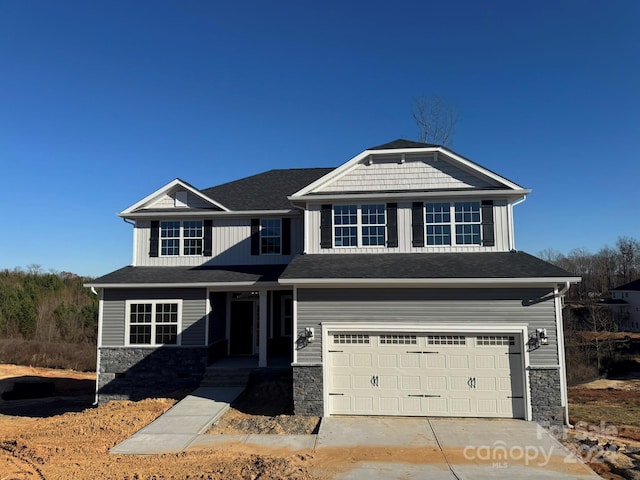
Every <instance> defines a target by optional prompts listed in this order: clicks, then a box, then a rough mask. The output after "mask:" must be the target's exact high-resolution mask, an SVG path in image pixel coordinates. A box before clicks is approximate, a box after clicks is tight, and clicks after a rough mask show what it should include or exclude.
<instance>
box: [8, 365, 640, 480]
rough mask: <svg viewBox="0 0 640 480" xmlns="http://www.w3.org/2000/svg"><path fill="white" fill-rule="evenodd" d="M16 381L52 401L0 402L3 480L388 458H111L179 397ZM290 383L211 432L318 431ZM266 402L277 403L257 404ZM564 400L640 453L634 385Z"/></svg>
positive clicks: (306, 477) (245, 453)
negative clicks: (45, 388) (97, 393)
mask: <svg viewBox="0 0 640 480" xmlns="http://www.w3.org/2000/svg"><path fill="white" fill-rule="evenodd" d="M16 379H18V380H19V381H26V380H29V381H33V380H35V381H43V382H53V383H54V385H55V391H56V395H57V396H56V397H54V398H46V399H26V400H10V401H2V400H0V480H31V479H38V480H56V479H60V480H62V479H64V480H69V479H80V480H84V479H87V480H92V479H123V480H134V479H136V480H143V479H144V480H160V479H162V480H166V479H186V478H189V479H236V478H237V479H251V480H254V479H262V480H264V479H284V478H288V479H293V480H311V479H316V478H328V477H330V476H331V474H330V473H331V472H335V471H336V469H339V468H340V465H349V464H350V465H353V463H354V462H358V461H359V460H364V459H366V460H369V461H374V460H375V459H380V460H388V459H389V454H390V451H389V450H387V449H362V448H360V449H340V451H332V452H329V451H324V452H323V451H295V452H294V451H291V450H287V449H265V448H264V447H260V448H259V449H258V448H257V447H252V446H250V445H247V444H239V443H238V444H231V445H229V444H226V445H225V446H224V447H220V448H218V449H207V450H194V451H189V452H186V453H180V454H173V455H161V456H149V457H143V456H125V455H111V454H109V449H110V448H111V447H113V446H114V445H116V444H118V443H120V442H121V441H122V440H124V439H125V438H127V437H128V436H130V435H131V434H133V433H134V432H136V431H137V430H139V429H140V428H142V427H144V426H145V425H147V424H149V423H150V422H151V421H152V420H153V419H155V418H156V417H158V416H159V415H160V414H162V413H163V412H165V411H166V410H168V409H169V408H170V407H171V406H172V405H173V404H174V403H175V401H176V400H174V399H168V398H158V399H147V400H143V401H140V402H128V401H120V402H110V403H108V404H106V405H102V406H100V407H97V408H95V407H91V401H92V400H93V379H94V377H93V374H88V373H79V372H73V371H64V370H50V369H41V368H30V367H19V366H11V365H0V392H2V391H4V392H5V393H10V384H11V383H12V382H15V381H16ZM286 381H287V380H283V382H284V383H282V382H280V384H279V382H273V381H272V379H271V380H270V381H269V384H268V385H267V384H265V383H262V384H261V383H260V379H259V378H258V379H257V383H256V384H255V385H254V386H255V387H256V388H252V389H248V390H247V391H246V392H245V393H244V394H243V395H241V396H240V397H239V398H238V400H237V401H236V402H234V408H232V409H230V410H229V412H228V413H227V414H226V415H225V416H224V417H223V418H222V419H221V421H219V422H218V424H217V425H215V426H213V427H212V429H211V430H210V432H209V433H217V434H225V433H226V434H235V433H272V434H280V433H285V434H301V433H302V434H308V433H312V432H314V431H315V430H316V429H317V426H318V421H319V419H318V418H317V417H296V416H292V415H287V414H284V413H286V412H287V409H288V408H290V405H289V403H288V402H289V399H288V398H287V396H286V395H284V394H283V392H284V391H286V389H287V388H288V387H287V384H286ZM264 396H267V397H270V398H276V399H279V401H276V402H270V403H268V402H264V401H261V398H264ZM569 399H570V414H571V421H572V422H573V423H574V424H575V425H577V426H578V427H579V428H583V429H585V430H588V429H590V428H592V429H593V430H594V431H593V432H586V433H588V435H585V438H586V437H589V438H593V436H594V435H597V434H600V433H605V434H611V433H612V434H614V435H615V438H614V440H611V437H606V438H605V440H602V442H608V443H603V444H605V445H608V444H610V443H612V442H613V441H615V442H616V443H617V444H618V445H619V446H621V447H622V450H623V451H624V449H625V448H628V449H630V448H632V446H636V447H635V448H638V452H640V381H638V380H635V379H623V380H620V379H611V380H598V381H596V382H592V383H590V384H585V385H581V386H578V387H572V388H571V389H570V391H569ZM283 412H284V413H283ZM289 413H290V412H289ZM609 427H612V428H609ZM598 429H600V430H598ZM602 430H604V431H602ZM582 433H585V432H580V431H577V432H575V431H574V432H572V433H571V435H570V438H569V440H568V441H569V442H572V441H576V442H584V441H588V442H593V440H575V438H578V437H580V435H581V434H582ZM592 433H593V434H594V435H591V434H592ZM578 445H584V443H582V444H580V443H578ZM378 450H379V451H378ZM405 450H406V451H405ZM627 452H628V450H627ZM396 457H397V458H396ZM394 458H396V459H402V460H403V461H407V462H412V461H419V460H423V459H424V452H423V451H417V450H415V449H411V448H410V447H408V448H406V449H397V450H394ZM638 460H639V461H640V453H639V454H638ZM592 466H593V468H594V469H596V470H597V471H598V472H599V473H600V474H601V475H602V476H603V477H604V478H610V479H614V478H616V479H617V478H628V477H622V476H619V475H617V473H616V472H619V471H620V470H616V469H615V468H614V467H611V466H609V465H607V464H605V463H603V462H597V463H594V464H593V465H592Z"/></svg>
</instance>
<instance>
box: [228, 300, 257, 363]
mask: <svg viewBox="0 0 640 480" xmlns="http://www.w3.org/2000/svg"><path fill="white" fill-rule="evenodd" d="M253 312H254V308H253V301H234V302H231V328H230V330H231V331H230V332H229V333H230V337H231V338H230V345H229V347H230V351H231V355H253V324H254V321H253Z"/></svg>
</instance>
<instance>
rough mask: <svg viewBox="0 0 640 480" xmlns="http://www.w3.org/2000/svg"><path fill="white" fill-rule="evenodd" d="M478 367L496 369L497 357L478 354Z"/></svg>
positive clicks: (476, 358)
mask: <svg viewBox="0 0 640 480" xmlns="http://www.w3.org/2000/svg"><path fill="white" fill-rule="evenodd" d="M475 360H476V362H475V363H476V368H479V369H483V368H484V369H488V368H490V369H495V368H496V357H495V356H493V355H476V357H475Z"/></svg>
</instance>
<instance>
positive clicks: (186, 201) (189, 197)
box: [119, 178, 228, 218]
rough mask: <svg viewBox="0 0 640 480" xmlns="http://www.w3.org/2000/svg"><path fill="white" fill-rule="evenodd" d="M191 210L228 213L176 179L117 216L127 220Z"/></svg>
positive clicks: (196, 190)
mask: <svg viewBox="0 0 640 480" xmlns="http://www.w3.org/2000/svg"><path fill="white" fill-rule="evenodd" d="M192 210H211V211H228V209H227V208H226V207H225V206H224V205H222V204H220V203H218V202H216V201H215V200H213V199H211V198H209V197H208V196H206V195H205V194H203V193H202V192H200V191H199V190H198V189H197V188H195V187H194V186H192V185H190V184H188V183H187V182H185V181H184V180H180V179H179V178H176V179H175V180H173V181H171V182H169V183H168V184H166V185H165V186H163V187H161V188H159V189H158V190H156V191H155V192H153V193H152V194H150V195H147V196H146V197H145V198H143V199H142V200H140V201H139V202H137V203H135V204H134V205H132V206H130V207H129V208H127V209H125V210H123V211H122V212H120V213H119V216H121V217H124V218H129V217H133V216H139V215H140V214H145V213H154V212H176V213H178V212H187V211H192Z"/></svg>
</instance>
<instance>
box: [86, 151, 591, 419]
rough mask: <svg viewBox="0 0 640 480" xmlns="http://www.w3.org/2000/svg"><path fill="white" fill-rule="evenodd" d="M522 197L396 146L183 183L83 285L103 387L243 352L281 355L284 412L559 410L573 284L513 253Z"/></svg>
mask: <svg viewBox="0 0 640 480" xmlns="http://www.w3.org/2000/svg"><path fill="white" fill-rule="evenodd" d="M529 192H530V191H529V190H526V189H524V188H523V187H521V186H519V185H517V184H515V183H513V182H511V181H509V180H507V179H505V178H504V177H501V176H500V175H498V174H496V173H494V172H492V171H490V170H488V169H486V168H483V167H481V166H480V165H478V164H476V163H474V162H472V161H470V160H468V159H466V158H464V157H462V156H460V155H458V154H456V153H454V152H452V151H450V150H448V149H446V148H444V147H440V146H434V145H427V144H422V143H415V142H410V141H407V140H396V141H394V142H391V143H388V144H386V145H381V146H378V147H374V148H370V149H368V150H366V151H364V152H362V153H361V154H359V155H357V156H356V157H354V158H353V159H351V160H349V161H348V162H346V163H345V164H343V165H342V166H340V167H338V168H321V169H291V170H271V171H268V172H266V173H262V174H259V175H254V176H251V177H248V178H243V179H240V180H237V181H235V182H230V183H226V184H223V185H220V186H217V187H212V188H207V189H204V190H199V189H197V188H195V187H193V186H191V185H190V184H188V183H186V182H184V181H182V180H178V179H176V180H174V181H173V182H171V183H169V184H168V185H166V186H164V187H162V188H160V189H159V190H157V191H155V192H154V193H152V194H151V195H148V196H147V197H145V198H144V199H142V200H141V201H139V202H138V203H136V204H135V205H132V206H131V207H129V208H127V209H126V210H124V211H123V212H121V213H120V216H121V217H122V218H124V219H125V220H128V221H130V222H131V223H133V264H132V265H131V266H128V267H125V268H122V269H120V270H117V271H115V272H113V273H110V274H108V275H106V276H104V277H102V278H98V279H96V280H94V281H92V282H91V283H90V284H89V285H88V286H91V287H93V288H94V289H96V290H97V291H98V292H99V295H100V314H99V341H98V365H99V366H98V394H99V397H100V400H101V401H105V400H108V399H111V398H140V397H143V396H146V395H151V394H156V393H158V392H159V391H165V392H166V391H171V390H175V389H176V388H179V387H183V386H193V385H197V383H198V381H199V379H201V378H202V375H203V374H204V371H205V369H206V367H207V365H208V364H210V363H212V362H215V361H217V360H219V359H222V358H224V357H229V356H250V355H254V356H257V359H258V362H257V363H258V365H259V366H268V365H270V364H271V363H272V362H275V361H276V359H282V358H285V359H286V361H287V364H289V362H290V364H291V366H292V369H293V381H294V384H293V396H294V408H295V411H296V413H301V414H314V415H335V414H346V415H404V416H421V415H429V416H438V415H439V416H461V417H465V416H469V417H514V418H523V419H526V420H535V421H540V422H546V421H548V422H556V423H557V422H561V421H563V420H564V417H565V414H566V405H567V396H566V375H565V367H564V365H565V361H564V345H563V336H562V328H563V327H562V304H561V302H562V296H563V294H564V293H565V291H566V289H567V288H568V286H569V284H570V283H575V282H578V281H579V280H580V279H579V278H578V277H576V276H574V275H572V274H570V273H568V272H566V271H565V270H563V269H560V268H558V267H556V266H554V265H551V264H549V263H546V262H544V261H542V260H540V259H538V258H535V257H533V256H531V255H528V254H526V253H523V252H517V251H515V240H514V219H513V213H514V212H513V207H514V206H515V205H516V204H517V203H519V202H521V201H522V200H523V199H524V198H525V196H526V195H527V194H528V193H529Z"/></svg>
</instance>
